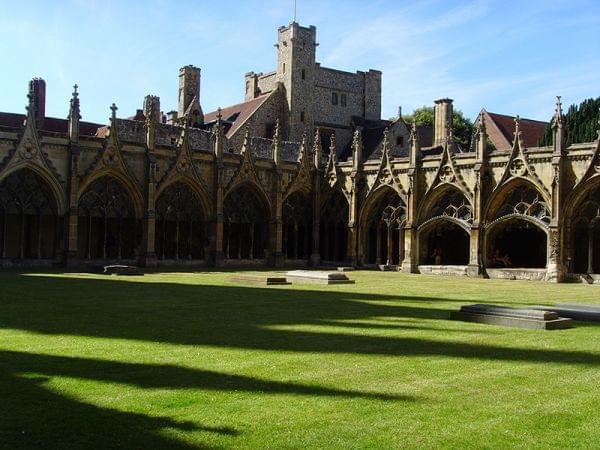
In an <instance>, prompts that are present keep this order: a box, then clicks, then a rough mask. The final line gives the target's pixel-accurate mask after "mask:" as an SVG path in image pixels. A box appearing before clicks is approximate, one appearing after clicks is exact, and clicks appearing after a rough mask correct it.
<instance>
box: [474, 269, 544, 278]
mask: <svg viewBox="0 0 600 450" xmlns="http://www.w3.org/2000/svg"><path fill="white" fill-rule="evenodd" d="M486 273H487V275H488V277H489V278H492V279H499V280H529V281H545V280H546V273H547V271H546V269H519V268H514V269H512V268H511V269H486Z"/></svg>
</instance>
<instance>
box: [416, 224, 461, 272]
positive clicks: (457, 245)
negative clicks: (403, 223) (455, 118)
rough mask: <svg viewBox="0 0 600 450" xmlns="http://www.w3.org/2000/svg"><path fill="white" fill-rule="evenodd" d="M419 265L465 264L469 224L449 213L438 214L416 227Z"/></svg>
mask: <svg viewBox="0 0 600 450" xmlns="http://www.w3.org/2000/svg"><path fill="white" fill-rule="evenodd" d="M417 240H418V243H419V244H418V249H419V254H418V258H419V264H420V265H435V266H439V265H451V266H466V265H467V264H468V263H469V250H470V242H471V236H470V226H469V225H468V223H466V222H465V221H464V220H461V219H457V218H456V217H452V216H450V215H438V216H435V217H432V218H431V219H429V220H426V221H425V222H423V223H422V224H421V225H420V226H419V228H418V229H417Z"/></svg>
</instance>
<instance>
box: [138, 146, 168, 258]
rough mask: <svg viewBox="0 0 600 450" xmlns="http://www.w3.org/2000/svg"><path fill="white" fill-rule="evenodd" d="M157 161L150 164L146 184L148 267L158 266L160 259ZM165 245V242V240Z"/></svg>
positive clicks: (145, 226)
mask: <svg viewBox="0 0 600 450" xmlns="http://www.w3.org/2000/svg"><path fill="white" fill-rule="evenodd" d="M155 173H156V162H155V161H154V158H152V159H151V160H150V161H149V164H148V185H147V186H146V213H145V215H144V236H143V237H144V240H145V247H146V248H145V252H144V265H145V266H146V267H156V266H157V265H158V261H157V258H156V212H155V210H154V208H155V201H156V199H155V194H156V182H155ZM163 246H164V242H163Z"/></svg>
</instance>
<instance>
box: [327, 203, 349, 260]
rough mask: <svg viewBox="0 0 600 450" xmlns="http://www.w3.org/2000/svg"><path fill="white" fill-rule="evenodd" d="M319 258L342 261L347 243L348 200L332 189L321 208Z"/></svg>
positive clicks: (345, 253) (344, 257)
mask: <svg viewBox="0 0 600 450" xmlns="http://www.w3.org/2000/svg"><path fill="white" fill-rule="evenodd" d="M320 232H321V239H320V244H321V259H323V260H325V261H344V260H345V259H346V255H347V245H348V201H347V200H346V198H345V197H344V194H342V193H341V192H339V191H333V192H331V193H330V194H329V197H328V198H327V200H326V201H325V203H324V205H323V207H322V208H321V225H320Z"/></svg>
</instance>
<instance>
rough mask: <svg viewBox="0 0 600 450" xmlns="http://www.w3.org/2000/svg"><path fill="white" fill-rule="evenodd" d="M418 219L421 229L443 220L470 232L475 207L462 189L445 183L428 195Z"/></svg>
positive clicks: (419, 211) (420, 208) (422, 204)
mask: <svg viewBox="0 0 600 450" xmlns="http://www.w3.org/2000/svg"><path fill="white" fill-rule="evenodd" d="M417 217H418V218H419V220H418V222H417V223H418V224H419V229H422V228H423V227H424V226H426V225H428V224H429V223H432V222H435V221H438V220H440V219H443V220H450V221H451V222H454V223H456V224H457V225H459V226H460V227H462V228H464V229H465V230H467V232H468V231H469V229H470V227H471V224H472V223H473V205H472V203H471V200H470V199H469V197H468V195H466V193H465V192H464V191H463V190H462V189H460V188H458V187H457V186H456V185H454V184H450V183H443V184H440V185H439V186H437V187H436V188H435V189H433V190H432V191H430V192H429V193H428V194H427V195H426V197H425V199H424V200H423V202H422V203H421V205H420V207H419V210H418V213H417Z"/></svg>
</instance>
